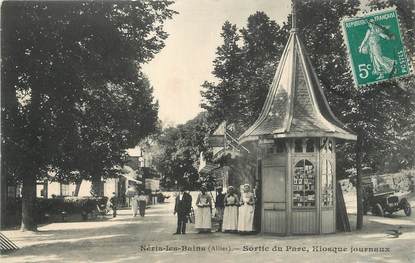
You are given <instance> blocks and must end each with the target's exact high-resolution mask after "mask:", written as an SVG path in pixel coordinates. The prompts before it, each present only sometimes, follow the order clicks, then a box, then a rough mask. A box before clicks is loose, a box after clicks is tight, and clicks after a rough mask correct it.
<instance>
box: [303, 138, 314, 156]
mask: <svg viewBox="0 0 415 263" xmlns="http://www.w3.org/2000/svg"><path fill="white" fill-rule="evenodd" d="M305 151H306V152H308V153H312V152H314V139H307V141H306V150H305Z"/></svg>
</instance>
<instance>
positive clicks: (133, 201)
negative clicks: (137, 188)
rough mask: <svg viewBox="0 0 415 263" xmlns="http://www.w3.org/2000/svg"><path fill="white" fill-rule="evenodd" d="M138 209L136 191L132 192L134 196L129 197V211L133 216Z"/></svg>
mask: <svg viewBox="0 0 415 263" xmlns="http://www.w3.org/2000/svg"><path fill="white" fill-rule="evenodd" d="M137 210H138V193H135V194H134V197H133V198H132V199H131V211H132V212H133V217H136V216H137Z"/></svg>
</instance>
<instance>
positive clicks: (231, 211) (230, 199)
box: [222, 186, 239, 232]
mask: <svg viewBox="0 0 415 263" xmlns="http://www.w3.org/2000/svg"><path fill="white" fill-rule="evenodd" d="M224 204H225V211H224V212H223V225H222V230H223V232H235V231H237V230H238V204H239V198H238V195H237V194H236V193H235V191H234V188H233V186H229V188H228V193H227V194H226V195H225V199H224Z"/></svg>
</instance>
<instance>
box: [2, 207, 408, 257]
mask: <svg viewBox="0 0 415 263" xmlns="http://www.w3.org/2000/svg"><path fill="white" fill-rule="evenodd" d="M169 201H170V202H169V203H165V204H157V205H154V206H152V207H151V208H149V209H148V210H147V211H146V216H145V217H144V218H141V217H135V218H132V216H131V213H130V210H120V211H119V215H118V216H117V218H115V219H112V218H109V217H108V218H105V219H101V220H97V221H94V222H75V223H71V222H67V223H53V224H49V225H45V226H42V227H40V228H39V232H37V233H31V232H21V231H18V230H13V231H4V232H3V234H5V235H6V236H7V237H9V238H10V239H12V240H13V241H14V242H15V243H16V244H17V245H18V246H19V247H20V248H21V249H20V250H18V251H16V252H13V253H10V254H9V255H4V256H2V258H3V259H4V261H3V262H9V263H11V262H108V263H109V262H163V263H164V262H177V261H178V260H182V259H183V258H186V260H191V261H193V262H196V261H197V262H215V261H220V262H252V261H253V260H255V261H258V262H295V261H297V260H301V261H303V262H415V252H414V251H415V250H414V241H415V220H414V216H413V215H412V216H411V217H409V218H408V217H405V216H404V215H403V214H402V213H401V212H399V213H397V214H396V215H393V218H380V217H373V216H366V217H365V226H364V229H363V230H362V231H361V232H352V233H338V234H331V235H322V236H316V235H313V236H288V237H278V236H271V235H244V236H241V235H238V234H224V233H211V234H197V233H196V231H195V230H194V227H193V225H192V224H188V233H187V234H186V235H172V233H174V232H175V224H176V217H175V216H173V202H172V200H169ZM411 203H412V205H413V202H411ZM350 217H351V222H350V223H351V225H352V226H354V225H355V223H354V221H353V219H354V215H351V216H350ZM397 225H399V226H401V227H402V228H401V231H402V232H403V234H402V235H401V236H400V237H399V238H391V237H389V236H387V235H386V234H385V230H387V229H396V228H397ZM229 250H231V251H229ZM351 250H352V252H351Z"/></svg>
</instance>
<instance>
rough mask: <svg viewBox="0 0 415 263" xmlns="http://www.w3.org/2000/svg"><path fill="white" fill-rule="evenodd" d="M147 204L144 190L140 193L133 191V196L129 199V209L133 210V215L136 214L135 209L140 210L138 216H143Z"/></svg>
mask: <svg viewBox="0 0 415 263" xmlns="http://www.w3.org/2000/svg"><path fill="white" fill-rule="evenodd" d="M146 206H147V196H146V195H145V194H144V191H140V193H139V194H138V193H135V194H134V197H133V198H132V199H131V210H132V212H133V217H136V216H137V211H139V212H140V216H141V217H144V216H145V214H146Z"/></svg>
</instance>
